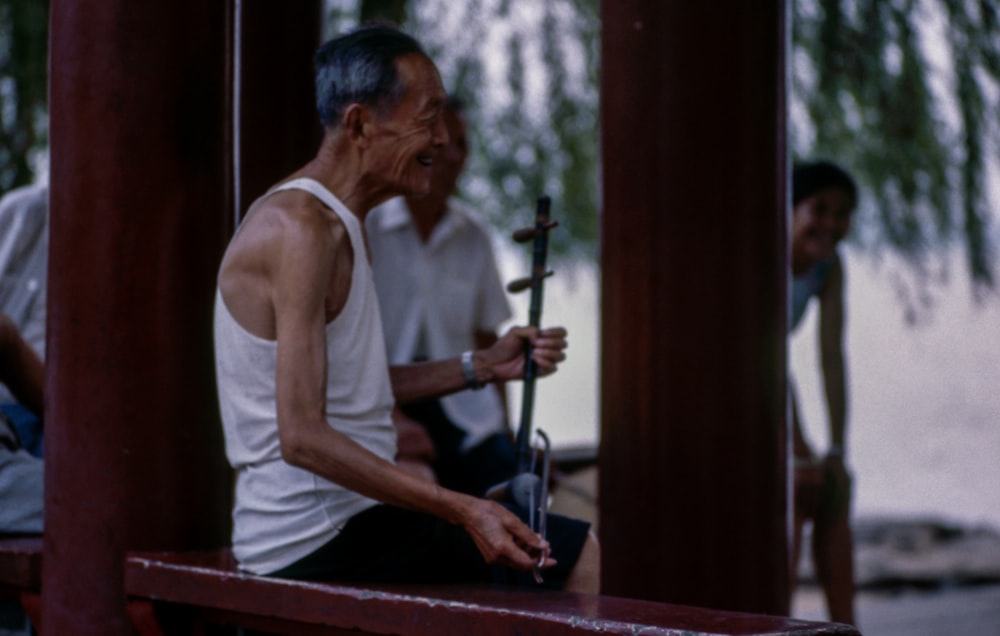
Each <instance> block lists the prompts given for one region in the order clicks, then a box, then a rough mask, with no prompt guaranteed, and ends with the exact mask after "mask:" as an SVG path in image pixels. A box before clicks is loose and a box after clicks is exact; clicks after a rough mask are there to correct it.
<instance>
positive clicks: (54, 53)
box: [43, 0, 232, 636]
mask: <svg viewBox="0 0 1000 636" xmlns="http://www.w3.org/2000/svg"><path fill="white" fill-rule="evenodd" d="M231 23H232V7H231V3H229V2H204V1H203V0H175V1H173V2H134V1H133V0H52V23H51V89H50V103H51V158H52V163H51V182H52V193H51V205H52V210H51V237H50V265H49V276H50V282H49V297H48V308H49V316H48V321H49V322H48V344H47V350H48V366H47V383H48V384H47V393H46V411H47V413H46V414H47V422H46V424H47V430H46V442H45V444H46V449H45V451H46V475H45V477H46V520H45V523H46V528H45V555H44V566H43V577H44V586H43V588H44V594H43V619H44V628H45V632H46V633H49V634H74V635H88V634H95V635H96V634H101V635H102V636H106V635H109V634H129V633H131V626H130V625H129V623H128V619H127V615H126V611H125V596H124V591H123V579H122V575H123V565H124V564H123V557H124V554H125V553H126V551H128V550H133V549H193V548H204V547H210V546H218V545H221V544H222V543H224V542H225V541H227V540H228V523H229V491H230V477H229V471H228V467H227V466H226V464H225V458H224V455H223V452H222V435H221V428H220V426H219V424H218V415H217V408H216V402H215V389H214V369H213V365H212V351H211V311H212V301H213V294H214V286H215V282H214V279H215V273H216V269H217V266H218V262H219V259H220V258H221V254H222V250H223V248H224V246H225V242H226V240H227V238H228V233H229V228H230V226H231V214H230V213H229V210H230V209H231V207H232V203H231V194H230V193H231V191H232V178H231V170H232V160H231V150H230V148H231V132H230V131H231V124H230V123H229V113H230V110H231V94H230V86H231V81H230V80H231V77H230V74H231V70H230V69H231V62H230V54H229V51H230V50H231V46H232V42H231Z"/></svg>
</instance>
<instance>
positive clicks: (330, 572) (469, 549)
mask: <svg viewBox="0 0 1000 636" xmlns="http://www.w3.org/2000/svg"><path fill="white" fill-rule="evenodd" d="M507 508H508V509H510V510H511V511H513V512H514V513H515V514H518V516H520V517H521V518H522V519H526V513H524V512H523V511H519V510H518V509H517V508H516V507H514V506H507ZM589 527H590V524H588V523H587V522H585V521H578V520H576V519H570V518H568V517H563V516H560V515H549V517H548V524H547V535H548V540H549V543H550V545H551V546H552V557H553V558H554V559H556V561H558V564H557V565H555V566H553V567H551V568H548V569H546V570H544V571H543V573H542V578H543V579H544V583H543V584H542V585H541V587H546V588H552V589H562V588H563V587H564V585H565V583H566V578H567V577H568V576H569V573H570V572H571V571H572V570H573V566H574V565H576V562H577V559H579V557H580V551H581V550H582V549H583V544H584V542H585V541H586V539H587V533H588V530H589ZM270 576H276V577H282V578H291V579H304V580H312V581H340V582H357V583H362V582H364V583H500V584H505V585H526V586H532V587H537V586H538V584H536V583H535V581H534V578H533V577H532V575H531V574H529V573H524V572H518V571H516V570H513V569H511V568H508V567H504V566H490V565H487V564H486V562H485V561H484V560H483V557H482V555H481V554H480V553H479V550H478V549H477V548H476V544H475V543H474V542H473V541H472V538H471V537H470V536H469V535H468V533H466V532H465V530H463V529H462V528H460V527H459V526H454V525H451V524H449V523H447V522H445V521H443V520H441V519H439V518H437V517H434V516H431V515H426V514H422V513H419V512H413V511H411V510H405V509H402V508H396V507H393V506H386V505H378V506H375V507H373V508H369V509H368V510H366V511H364V512H362V513H360V514H358V515H356V516H354V517H353V518H352V519H351V520H350V521H349V522H347V525H346V526H344V529H343V530H341V532H340V534H338V535H337V536H336V537H334V538H333V539H332V540H331V541H330V542H329V543H327V544H326V545H324V546H323V547H321V548H319V549H318V550H316V551H315V552H313V553H312V554H310V555H308V556H306V557H303V558H302V559H299V560H298V561H296V562H295V563H293V564H291V565H289V566H288V567H285V568H282V569H281V570H278V571H277V572H272V573H271V574H270Z"/></svg>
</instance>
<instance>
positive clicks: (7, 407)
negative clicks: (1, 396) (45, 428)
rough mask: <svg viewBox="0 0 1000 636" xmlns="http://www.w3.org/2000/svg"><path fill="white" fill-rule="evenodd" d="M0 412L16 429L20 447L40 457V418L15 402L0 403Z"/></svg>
mask: <svg viewBox="0 0 1000 636" xmlns="http://www.w3.org/2000/svg"><path fill="white" fill-rule="evenodd" d="M0 412H2V413H3V414H4V415H6V416H7V420H8V421H9V422H10V424H11V426H13V427H14V430H15V431H17V438H18V440H19V441H20V442H21V448H23V449H24V450H26V451H28V453H30V454H31V455H32V456H34V457H37V458H39V459H41V458H42V451H43V447H44V444H43V441H44V440H43V439H42V420H41V418H39V417H38V416H37V415H35V414H34V413H33V412H32V411H29V410H28V409H26V408H24V407H23V406H21V405H20V404H18V403H17V402H8V403H6V404H0Z"/></svg>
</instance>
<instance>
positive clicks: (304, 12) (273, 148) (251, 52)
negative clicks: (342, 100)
mask: <svg viewBox="0 0 1000 636" xmlns="http://www.w3.org/2000/svg"><path fill="white" fill-rule="evenodd" d="M322 5H323V3H322V2H321V1H320V0H295V2H287V1H286V0H252V1H249V2H242V3H241V6H240V11H239V33H240V43H239V50H240V64H239V68H240V83H239V84H240V95H239V102H240V105H239V108H240V114H239V130H240V135H239V144H238V146H239V155H240V166H239V184H238V185H239V193H240V194H239V197H238V202H237V205H239V206H240V209H239V210H237V214H238V215H240V216H242V215H243V214H244V213H245V212H246V209H247V207H249V205H250V204H251V203H252V202H253V200H254V199H256V198H257V197H259V196H260V195H261V194H263V193H264V192H265V191H266V190H267V189H268V188H270V187H271V186H273V185H274V184H275V183H276V182H277V181H278V180H279V179H282V178H284V177H286V176H287V175H289V174H291V173H292V172H293V171H295V170H296V169H298V168H299V167H301V166H302V165H304V164H305V163H306V162H307V161H309V160H310V159H312V158H313V157H314V156H315V154H316V149H317V148H318V147H319V142H320V138H321V136H322V132H323V130H322V126H321V125H320V123H319V116H318V115H317V114H316V100H315V88H314V86H313V55H314V54H315V53H316V49H317V48H318V47H319V45H320V31H321V29H320V25H321V24H322V21H321V16H322Z"/></svg>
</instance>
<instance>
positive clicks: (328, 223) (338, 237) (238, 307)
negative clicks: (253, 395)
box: [218, 190, 350, 338]
mask: <svg viewBox="0 0 1000 636" xmlns="http://www.w3.org/2000/svg"><path fill="white" fill-rule="evenodd" d="M349 242H350V239H349V237H348V235H347V230H346V227H345V226H344V224H343V221H341V220H340V218H339V217H338V216H337V215H336V214H335V213H334V212H333V211H332V210H330V209H329V208H328V207H326V206H325V205H323V203H322V202H320V201H319V200H318V199H316V198H315V197H314V196H312V195H310V194H308V193H306V192H301V191H295V190H290V191H281V192H275V193H272V194H270V195H267V196H265V197H263V198H262V199H260V200H258V201H257V202H255V203H254V204H253V205H252V206H251V207H250V209H249V210H248V212H247V214H246V217H245V218H244V219H243V222H242V223H241V225H240V228H239V230H238V231H237V233H236V235H235V236H234V237H233V240H232V241H231V242H230V245H229V248H228V249H227V250H226V254H225V256H224V257H223V261H222V264H221V267H220V268H219V279H218V284H219V290H220V291H221V293H222V296H223V299H224V300H225V302H226V305H227V306H228V307H229V308H230V312H231V313H232V314H233V316H234V317H235V318H236V319H237V321H238V322H240V323H241V324H243V326H244V327H245V328H247V329H248V330H249V331H251V332H252V333H254V334H256V335H258V336H261V337H268V338H270V337H273V334H274V322H273V320H274V311H275V308H274V302H275V293H276V292H277V291H278V290H280V289H284V290H288V289H289V288H290V287H293V288H298V287H299V286H300V285H302V284H305V283H306V282H307V281H306V279H315V282H314V283H313V284H315V285H316V286H317V292H318V295H319V297H320V298H321V299H322V297H323V295H324V294H323V289H322V287H325V286H326V285H327V284H328V281H329V276H330V272H331V271H332V269H333V267H334V259H335V257H336V255H337V254H338V253H341V252H343V251H345V243H346V247H347V249H348V250H349ZM317 277H318V278H317ZM324 279H325V280H324Z"/></svg>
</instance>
